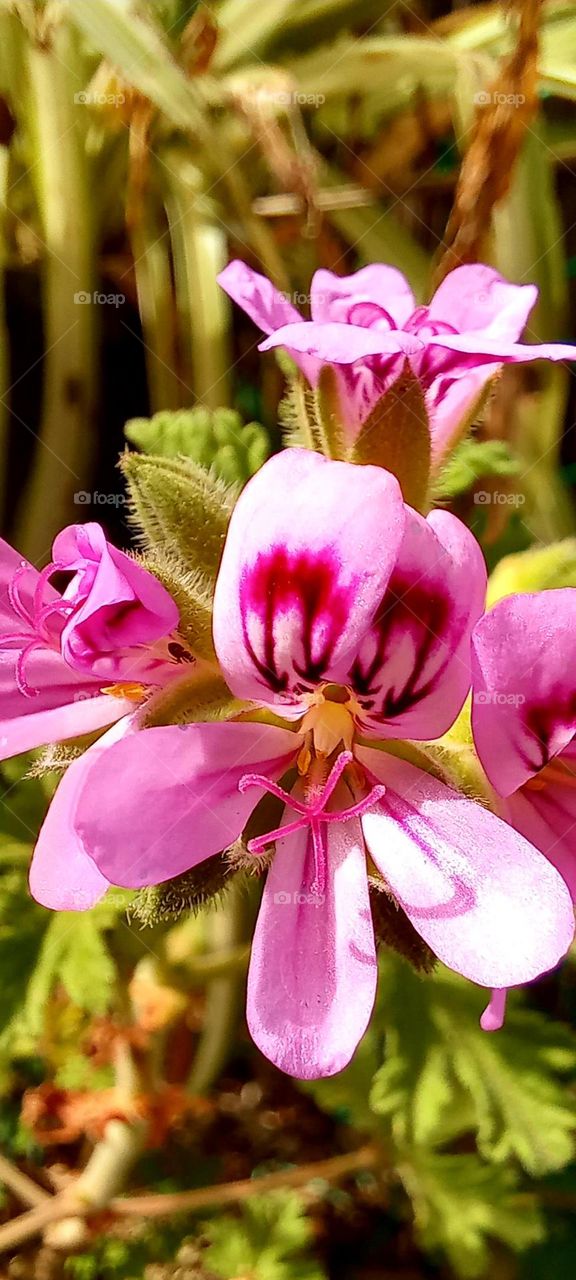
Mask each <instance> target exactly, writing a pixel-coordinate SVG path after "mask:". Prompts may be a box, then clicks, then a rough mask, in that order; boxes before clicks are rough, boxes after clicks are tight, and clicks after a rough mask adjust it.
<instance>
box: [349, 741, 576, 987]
mask: <svg viewBox="0 0 576 1280" xmlns="http://www.w3.org/2000/svg"><path fill="white" fill-rule="evenodd" d="M357 755H358V758H359V760H361V761H362V763H364V764H365V765H367V767H368V768H369V769H370V770H371V772H373V773H374V774H375V776H376V777H377V778H379V779H380V780H381V781H383V782H384V783H385V784H386V787H387V793H386V796H385V798H384V800H382V801H380V802H379V804H378V805H377V807H376V809H375V810H374V811H373V812H371V813H369V814H366V815H365V816H364V817H363V818H362V827H363V831H364V836H365V839H366V844H367V846H368V848H369V850H370V854H371V856H372V858H373V860H374V862H375V863H376V866H377V867H378V869H379V871H380V872H381V874H382V875H383V876H384V879H385V880H386V881H387V883H388V884H389V886H390V888H391V890H392V892H393V893H394V894H395V896H396V897H397V899H398V901H399V903H400V905H401V906H402V907H403V909H404V911H405V912H406V915H407V916H408V918H409V919H410V920H411V922H412V924H413V925H414V928H415V929H417V930H418V932H419V933H420V934H421V935H422V937H423V938H424V939H425V941H426V942H427V943H428V945H429V946H430V947H431V948H432V951H433V952H434V953H435V955H437V956H438V957H439V959H440V960H442V961H443V962H444V963H445V964H447V965H449V967H450V968H451V969H455V970H456V972H457V973H461V974H463V975H464V977H465V978H470V979H471V980H472V982H477V983H479V984H480V985H481V986H486V987H509V986H516V985H520V984H521V983H523V982H529V981H530V980H531V979H532V978H537V977H538V976H539V975H540V974H541V973H545V972H547V970H549V969H552V968H553V967H554V965H556V964H557V963H558V961H559V960H561V959H562V957H563V956H564V955H565V954H566V952H567V950H568V948H569V946H570V943H571V941H572V938H573V935H574V916H573V911H572V904H571V901H570V894H569V893H568V890H567V888H566V885H565V884H564V881H563V880H562V878H561V876H559V875H558V872H557V871H556V870H555V868H554V867H553V866H552V865H551V863H550V862H548V861H547V860H546V858H544V857H542V855H541V854H539V853H538V851H537V850H536V849H534V848H533V846H532V845H530V844H528V842H527V841H526V840H525V839H524V838H523V837H522V836H520V835H518V833H517V832H515V831H513V830H512V828H511V827H509V826H508V825H507V824H506V823H505V822H502V820H501V819H500V818H497V817H495V815H494V814H493V813H490V812H489V811H488V810H487V809H484V808H483V807H482V805H480V804H478V803H476V802H475V801H474V800H469V799H467V798H466V797H465V796H463V795H461V794H460V793H459V792H456V791H452V790H451V788H449V787H446V786H444V784H443V783H441V782H438V781H437V780H436V779H435V778H433V777H432V776H431V775H430V774H426V773H424V772H423V771H422V770H420V769H416V768H414V766H413V765H411V764H408V763H407V762H405V761H403V760H399V759H395V758H393V757H392V756H386V755H385V754H384V753H381V752H377V751H373V750H367V749H365V748H359V749H358V751H357Z"/></svg>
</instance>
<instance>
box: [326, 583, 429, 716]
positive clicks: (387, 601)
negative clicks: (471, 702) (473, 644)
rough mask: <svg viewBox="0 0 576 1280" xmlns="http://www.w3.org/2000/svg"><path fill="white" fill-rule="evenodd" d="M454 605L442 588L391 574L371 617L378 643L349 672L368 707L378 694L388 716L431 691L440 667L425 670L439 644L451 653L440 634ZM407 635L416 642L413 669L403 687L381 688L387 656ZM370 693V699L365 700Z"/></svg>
mask: <svg viewBox="0 0 576 1280" xmlns="http://www.w3.org/2000/svg"><path fill="white" fill-rule="evenodd" d="M434 585H435V584H434ZM451 607H452V605H451V602H450V600H448V599H447V598H446V597H445V596H443V595H441V594H440V592H439V591H438V590H436V591H434V589H432V590H431V588H430V584H429V583H428V584H426V583H418V582H411V581H410V580H408V579H404V578H401V577H400V576H399V575H398V574H397V573H393V574H392V577H391V579H390V582H389V584H388V586H387V588H386V592H385V595H384V597H383V600H382V603H381V605H380V606H379V608H378V610H377V612H376V615H375V618H374V621H373V623H372V627H371V632H372V635H373V637H374V641H375V644H374V646H373V647H372V646H371V656H370V661H369V662H368V663H367V664H366V665H363V664H362V661H361V657H360V656H359V657H357V658H356V659H355V661H354V664H353V667H352V670H351V673H350V682H351V685H352V688H353V690H354V693H355V694H356V695H357V697H358V698H359V699H360V701H361V702H362V703H363V705H365V706H366V709H367V710H372V708H373V707H374V699H376V698H377V699H378V703H379V705H378V707H377V708H376V711H377V714H378V715H379V716H380V717H381V718H383V719H390V718H392V717H393V716H397V715H401V714H402V713H403V712H405V711H406V710H408V709H409V708H411V707H414V706H415V705H416V704H417V703H419V702H421V701H422V699H424V698H425V697H426V696H427V695H428V694H429V693H430V690H431V688H432V686H433V684H434V683H435V682H436V680H437V678H438V674H439V672H438V670H437V668H436V664H435V669H434V673H433V675H431V676H430V677H427V676H426V674H425V672H426V665H427V663H428V662H429V660H430V658H431V657H432V655H433V653H434V650H435V648H436V649H438V648H440V647H443V648H444V650H445V658H446V661H448V659H449V658H451V657H452V653H451V651H450V650H449V649H448V646H447V645H446V643H445V642H444V641H442V639H441V637H442V635H443V634H445V632H446V630H447V620H448V616H449V613H450V610H451ZM407 636H410V637H411V639H412V642H413V645H414V658H413V661H412V662H411V665H410V671H409V674H408V675H407V678H406V680H405V683H404V685H403V687H402V688H389V689H386V690H383V687H382V682H383V678H384V675H385V667H386V663H387V660H388V659H389V657H391V656H392V651H393V648H394V645H395V643H397V642H399V641H402V642H403V643H405V641H406V638H407ZM367 698H371V699H372V701H371V702H370V703H368V702H366V699H367Z"/></svg>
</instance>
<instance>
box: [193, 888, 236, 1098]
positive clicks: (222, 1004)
mask: <svg viewBox="0 0 576 1280" xmlns="http://www.w3.org/2000/svg"><path fill="white" fill-rule="evenodd" d="M246 915H247V900H246V893H245V891H243V889H242V886H241V885H238V884H237V883H232V885H231V886H230V888H229V890H228V893H227V896H226V898H225V900H224V903H223V905H222V906H221V907H219V908H217V909H216V910H214V911H210V912H208V913H207V916H206V925H207V931H208V952H209V957H210V958H211V957H214V958H215V959H218V958H219V956H220V958H221V953H222V952H224V953H226V952H228V951H230V950H231V949H232V948H238V947H240V945H241V944H242V943H244V942H245V941H246V923H247V922H246ZM243 991H244V974H243V965H242V966H234V968H232V969H231V970H228V971H227V972H224V973H220V974H219V976H217V977H214V978H213V980H212V981H211V982H210V983H209V985H208V989H207V992H206V1008H205V1014H204V1028H203V1031H202V1035H201V1037H200V1043H199V1045H198V1050H197V1052H196V1057H195V1059H194V1062H193V1064H192V1070H191V1072H190V1076H189V1079H188V1089H189V1090H190V1092H191V1093H203V1092H205V1091H206V1090H207V1089H208V1088H209V1087H210V1085H211V1084H212V1082H213V1081H214V1080H215V1079H216V1077H217V1075H218V1073H219V1072H220V1071H221V1070H222V1067H223V1066H224V1064H225V1062H226V1059H227V1057H228V1054H229V1051H230V1047H231V1044H232V1042H233V1040H234V1035H235V1032H236V1029H237V1024H238V1019H239V1014H240V1007H241V1002H242V998H243Z"/></svg>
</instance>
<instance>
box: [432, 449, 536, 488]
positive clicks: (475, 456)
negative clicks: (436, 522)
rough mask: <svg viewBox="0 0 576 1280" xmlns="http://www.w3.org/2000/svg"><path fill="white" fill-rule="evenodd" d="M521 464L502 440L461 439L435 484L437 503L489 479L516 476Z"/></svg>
mask: <svg viewBox="0 0 576 1280" xmlns="http://www.w3.org/2000/svg"><path fill="white" fill-rule="evenodd" d="M519 471H520V463H519V461H518V459H517V458H514V457H513V456H512V454H511V453H510V448H509V445H508V444H506V442H505V441H504V440H463V441H462V442H461V444H459V445H458V446H457V448H456V449H455V450H454V453H453V454H452V456H451V457H450V458H449V459H448V461H447V463H446V465H445V466H444V467H443V469H442V471H441V472H440V474H439V476H438V478H437V480H436V481H435V483H434V488H433V493H434V500H435V501H436V502H447V501H448V500H449V499H450V498H458V497H460V495H461V494H463V493H467V492H468V490H469V489H472V488H473V486H474V485H475V484H476V482H477V481H478V480H480V479H482V478H483V477H486V478H488V477H489V476H515V475H518V472H519Z"/></svg>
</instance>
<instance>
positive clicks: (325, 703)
mask: <svg viewBox="0 0 576 1280" xmlns="http://www.w3.org/2000/svg"><path fill="white" fill-rule="evenodd" d="M301 732H302V733H304V734H311V738H312V745H313V747H314V752H315V754H316V755H317V756H323V757H324V758H326V757H328V756H331V755H332V753H333V752H334V751H336V749H337V747H339V746H340V745H342V747H343V749H344V750H345V751H350V750H351V747H352V740H353V737H354V717H353V708H352V700H351V697H350V695H349V693H348V690H347V689H341V688H340V686H338V685H323V687H322V688H321V689H318V690H317V691H316V692H315V693H313V694H311V695H310V708H309V710H308V711H307V712H306V713H305V715H304V718H303V720H302V725H301Z"/></svg>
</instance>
